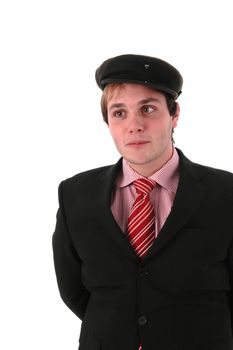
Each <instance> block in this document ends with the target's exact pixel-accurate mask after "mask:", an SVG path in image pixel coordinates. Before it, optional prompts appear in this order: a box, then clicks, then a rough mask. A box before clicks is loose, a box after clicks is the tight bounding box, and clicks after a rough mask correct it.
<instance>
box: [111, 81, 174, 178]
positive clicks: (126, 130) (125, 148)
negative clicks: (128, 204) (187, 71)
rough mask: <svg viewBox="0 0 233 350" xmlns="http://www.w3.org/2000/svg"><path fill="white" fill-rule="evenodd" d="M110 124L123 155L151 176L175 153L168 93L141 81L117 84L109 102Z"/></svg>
mask: <svg viewBox="0 0 233 350" xmlns="http://www.w3.org/2000/svg"><path fill="white" fill-rule="evenodd" d="M107 110H108V125H109V130H110V133H111V135H112V138H113V140H114V142H115V145H116V147H117V149H118V151H119V153H120V154H121V156H122V157H123V158H124V159H125V160H126V161H127V163H128V164H129V165H130V166H131V167H132V168H133V169H134V170H135V171H137V172H138V173H139V174H141V175H144V176H150V175H152V174H153V173H154V172H155V171H157V170H158V169H160V168H161V167H162V166H163V165H164V164H165V163H166V162H167V161H168V160H169V158H170V157H171V155H172V149H173V146H172V140H171V135H172V129H173V128H175V127H176V125H177V120H178V116H179V106H178V108H177V113H176V115H175V116H173V117H171V116H170V114H169V111H168V108H167V103H166V98H165V96H164V95H163V94H162V93H160V92H158V91H155V90H153V89H151V88H149V87H146V86H144V85H139V84H124V85H123V86H120V87H119V88H117V89H116V90H115V91H114V92H113V95H112V96H111V97H110V98H109V100H108V103H107Z"/></svg>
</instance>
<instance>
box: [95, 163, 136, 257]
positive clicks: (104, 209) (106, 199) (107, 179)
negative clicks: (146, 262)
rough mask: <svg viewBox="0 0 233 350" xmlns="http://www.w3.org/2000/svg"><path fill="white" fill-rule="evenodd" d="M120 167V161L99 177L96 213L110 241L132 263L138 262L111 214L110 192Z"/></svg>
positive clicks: (112, 189)
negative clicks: (132, 261)
mask: <svg viewBox="0 0 233 350" xmlns="http://www.w3.org/2000/svg"><path fill="white" fill-rule="evenodd" d="M121 167H122V160H121V159H120V160H119V161H118V163H117V164H116V165H114V166H112V167H110V168H109V169H108V170H107V172H106V173H105V174H104V175H102V176H100V178H99V180H100V181H99V189H98V192H99V198H98V201H97V207H96V213H97V215H98V216H99V217H100V218H103V221H102V224H103V226H104V228H105V232H106V233H107V234H109V236H110V237H111V239H112V240H113V241H114V242H115V243H116V244H117V245H118V246H119V247H120V249H122V250H123V251H124V252H125V254H126V255H127V256H128V257H130V258H131V259H133V260H134V261H138V257H137V256H136V254H135V252H134V249H133V247H132V246H131V244H130V243H129V241H128V239H127V237H126V235H125V233H124V232H122V230H121V229H120V227H119V225H118V224H117V222H116V221H115V219H114V217H113V215H112V212H111V198H112V192H113V191H114V187H115V180H116V177H117V175H118V173H119V171H121Z"/></svg>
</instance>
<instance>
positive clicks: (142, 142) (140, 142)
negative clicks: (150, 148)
mask: <svg viewBox="0 0 233 350" xmlns="http://www.w3.org/2000/svg"><path fill="white" fill-rule="evenodd" d="M147 143H149V141H146V140H135V141H130V142H127V143H126V146H136V147H137V146H138V147H139V146H143V145H146V144H147Z"/></svg>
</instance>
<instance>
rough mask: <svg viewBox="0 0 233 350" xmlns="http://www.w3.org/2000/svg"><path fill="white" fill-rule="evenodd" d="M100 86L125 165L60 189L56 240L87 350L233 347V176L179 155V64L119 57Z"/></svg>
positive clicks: (60, 273)
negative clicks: (175, 141)
mask: <svg viewBox="0 0 233 350" xmlns="http://www.w3.org/2000/svg"><path fill="white" fill-rule="evenodd" d="M96 81H97V84H98V86H99V87H100V88H101V89H102V90H103V96H102V100H101V108H102V113H103V117H104V120H105V121H106V123H107V124H108V127H109V130H110V133H111V135H112V137H113V140H114V142H115V144H116V147H117V149H118V151H119V153H120V154H121V156H122V158H121V159H120V160H119V162H118V163H117V164H115V165H113V166H106V167H102V168H98V169H94V170H89V171H87V172H84V173H81V174H78V175H76V176H74V177H72V178H70V179H67V180H65V181H63V182H62V183H61V185H60V187H59V203H60V206H59V210H58V214H57V225H56V230H55V233H54V236H53V249H54V261H55V269H56V275H57V281H58V286H59V289H60V293H61V297H62V298H63V300H64V302H65V303H66V304H67V306H68V307H69V308H70V309H71V310H72V311H73V312H74V313H75V314H76V315H77V316H78V317H79V318H80V319H81V320H82V327H81V334H80V346H79V350H100V349H101V350H138V349H143V350H155V349H156V350H191V349H192V350H232V349H233V341H232V321H231V311H232V295H233V294H232V284H233V245H232V238H233V215H232V213H233V175H232V174H231V173H229V172H225V171H222V170H217V169H213V168H209V167H205V166H201V165H198V164H194V163H192V162H191V161H190V160H188V159H187V158H186V157H185V156H184V155H183V153H182V152H181V151H180V150H178V149H176V148H174V146H173V137H172V134H173V131H174V128H175V127H176V126H177V121H178V118H179V105H178V103H177V102H176V99H177V97H178V96H179V94H180V93H181V89H182V77H181V75H180V73H179V72H178V71H177V70H176V69H175V68H174V67H173V66H171V65H170V64H169V63H167V62H165V61H163V60H160V59H157V58H154V57H147V56H140V55H122V56H117V57H113V58H111V59H108V60H107V61H105V62H104V63H103V64H102V65H101V66H100V67H99V68H98V69H97V71H96Z"/></svg>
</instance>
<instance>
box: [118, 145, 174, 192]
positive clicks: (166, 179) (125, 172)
mask: <svg viewBox="0 0 233 350" xmlns="http://www.w3.org/2000/svg"><path fill="white" fill-rule="evenodd" d="M139 178H143V176H142V175H140V174H138V173H137V172H136V171H134V170H133V169H132V168H131V167H130V165H129V164H128V163H127V162H126V160H125V159H123V161H122V173H121V175H120V176H119V178H118V179H117V183H116V186H117V187H118V188H119V187H126V186H128V185H130V184H131V183H132V182H133V181H135V180H137V179H139ZM149 179H152V180H154V181H155V182H156V183H157V184H159V185H160V186H162V187H164V188H165V189H167V190H169V191H171V192H174V193H176V190H177V187H178V182H179V156H178V153H177V150H176V149H175V148H174V151H173V154H172V157H171V158H170V159H169V160H168V162H167V163H165V164H164V165H163V166H162V168H160V169H159V170H158V171H156V172H155V173H154V174H153V175H151V176H150V177H149Z"/></svg>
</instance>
